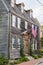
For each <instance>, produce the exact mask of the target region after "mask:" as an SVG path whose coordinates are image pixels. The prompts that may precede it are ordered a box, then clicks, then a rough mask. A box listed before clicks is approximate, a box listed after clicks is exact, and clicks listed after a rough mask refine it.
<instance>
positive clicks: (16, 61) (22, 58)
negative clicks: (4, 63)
mask: <svg viewBox="0 0 43 65" xmlns="http://www.w3.org/2000/svg"><path fill="white" fill-rule="evenodd" d="M26 61H29V59H28V58H27V57H21V58H20V59H17V60H14V64H20V63H21V62H26Z"/></svg>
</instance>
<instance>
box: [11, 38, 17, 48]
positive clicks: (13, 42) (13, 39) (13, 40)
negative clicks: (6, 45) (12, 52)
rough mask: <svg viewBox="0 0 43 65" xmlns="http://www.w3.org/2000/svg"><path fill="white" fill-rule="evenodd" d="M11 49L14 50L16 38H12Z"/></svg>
mask: <svg viewBox="0 0 43 65" xmlns="http://www.w3.org/2000/svg"><path fill="white" fill-rule="evenodd" d="M12 48H16V38H12Z"/></svg>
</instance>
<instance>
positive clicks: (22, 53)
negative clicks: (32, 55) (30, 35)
mask: <svg viewBox="0 0 43 65" xmlns="http://www.w3.org/2000/svg"><path fill="white" fill-rule="evenodd" d="M20 55H21V57H24V56H25V51H24V45H23V44H21V45H20Z"/></svg>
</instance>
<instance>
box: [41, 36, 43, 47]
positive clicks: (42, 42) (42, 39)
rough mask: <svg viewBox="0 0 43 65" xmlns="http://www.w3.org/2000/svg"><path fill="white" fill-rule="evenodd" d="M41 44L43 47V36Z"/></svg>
mask: <svg viewBox="0 0 43 65" xmlns="http://www.w3.org/2000/svg"><path fill="white" fill-rule="evenodd" d="M41 45H42V47H43V37H42V38H41Z"/></svg>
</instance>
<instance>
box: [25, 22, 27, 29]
mask: <svg viewBox="0 0 43 65" xmlns="http://www.w3.org/2000/svg"><path fill="white" fill-rule="evenodd" d="M25 29H27V21H25Z"/></svg>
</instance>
